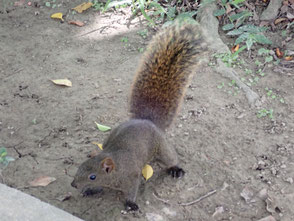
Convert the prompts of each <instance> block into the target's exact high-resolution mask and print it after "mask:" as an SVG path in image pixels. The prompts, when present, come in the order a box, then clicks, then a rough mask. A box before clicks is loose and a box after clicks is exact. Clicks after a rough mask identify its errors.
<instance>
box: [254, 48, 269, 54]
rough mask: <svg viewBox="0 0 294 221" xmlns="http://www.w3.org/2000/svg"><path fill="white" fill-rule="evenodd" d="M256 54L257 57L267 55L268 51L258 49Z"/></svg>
mask: <svg viewBox="0 0 294 221" xmlns="http://www.w3.org/2000/svg"><path fill="white" fill-rule="evenodd" d="M257 53H258V55H263V54H265V55H267V54H268V53H269V50H268V49H265V48H260V49H258V52H257Z"/></svg>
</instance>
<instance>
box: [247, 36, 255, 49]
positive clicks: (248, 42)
mask: <svg viewBox="0 0 294 221" xmlns="http://www.w3.org/2000/svg"><path fill="white" fill-rule="evenodd" d="M253 42H254V40H253V38H251V37H249V38H247V40H246V46H247V50H248V51H249V50H250V48H251V47H252V45H253Z"/></svg>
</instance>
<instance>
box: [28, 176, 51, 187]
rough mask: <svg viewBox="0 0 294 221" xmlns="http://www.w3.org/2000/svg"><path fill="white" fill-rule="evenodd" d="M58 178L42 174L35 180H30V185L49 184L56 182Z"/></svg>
mask: <svg viewBox="0 0 294 221" xmlns="http://www.w3.org/2000/svg"><path fill="white" fill-rule="evenodd" d="M55 180H56V178H55V177H49V176H40V177H38V178H36V179H34V180H33V181H31V182H29V184H30V186H47V185H48V184H50V183H52V182H54V181H55Z"/></svg>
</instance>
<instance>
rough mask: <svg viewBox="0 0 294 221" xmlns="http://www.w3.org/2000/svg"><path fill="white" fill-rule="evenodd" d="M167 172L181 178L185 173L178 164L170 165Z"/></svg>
mask: <svg viewBox="0 0 294 221" xmlns="http://www.w3.org/2000/svg"><path fill="white" fill-rule="evenodd" d="M167 173H168V174H169V175H171V176H172V177H174V178H181V177H183V176H184V175H185V171H184V170H183V169H182V168H180V167H178V166H173V167H170V168H169V169H167Z"/></svg>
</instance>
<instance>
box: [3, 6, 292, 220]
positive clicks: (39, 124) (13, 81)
mask: <svg viewBox="0 0 294 221" xmlns="http://www.w3.org/2000/svg"><path fill="white" fill-rule="evenodd" d="M79 3H81V2H80V1H60V5H59V6H58V7H57V8H54V9H52V8H48V7H41V8H39V7H34V6H21V7H13V6H8V8H6V9H7V10H8V11H9V13H4V10H3V8H2V9H1V12H0V24H1V25H0V94H1V97H0V146H3V147H6V148H7V152H8V155H9V156H11V157H14V158H15V159H16V160H15V161H14V162H11V163H10V164H9V165H8V167H6V168H5V169H4V170H3V171H2V179H3V182H4V183H5V184H7V185H9V186H11V187H14V188H17V189H20V190H22V191H24V192H26V193H28V194H31V195H33V196H35V197H37V198H39V199H41V200H43V201H45V202H48V203H50V204H52V205H54V206H56V207H58V208H61V209H63V210H66V211H68V212H69V213H72V214H74V215H76V216H78V217H80V218H82V219H84V220H89V221H90V220H91V221H93V220H149V221H151V220H197V221H200V220H242V221H243V220H244V221H247V220H248V221H249V220H259V219H261V218H264V217H267V216H270V215H272V216H273V217H275V219H276V220H285V221H290V220H294V188H293V187H294V184H293V179H294V138H293V137H294V121H293V119H294V111H293V110H294V109H293V108H294V107H293V104H294V88H293V85H294V84H293V73H294V71H292V72H291V71H290V72H287V73H277V72H274V71H273V69H274V65H269V66H266V68H265V70H264V72H265V73H266V76H265V77H263V78H261V79H260V81H259V82H258V84H257V85H255V86H253V87H252V88H253V90H255V91H256V92H257V93H258V94H259V96H260V98H261V99H260V100H261V105H262V106H261V107H262V108H267V109H269V108H271V109H273V111H274V112H273V113H274V114H273V119H269V117H263V118H258V117H257V111H258V110H257V109H256V108H254V107H253V108H250V107H249V105H248V102H247V100H246V98H245V96H244V94H243V92H242V91H240V92H239V93H238V94H237V95H236V96H233V95H231V94H230V93H228V91H229V86H227V85H228V83H230V80H228V79H224V78H222V77H221V76H220V75H218V74H217V73H216V72H215V71H214V70H213V67H211V66H209V65H208V64H204V65H202V66H201V67H199V69H198V70H196V74H195V76H194V78H193V81H192V82H191V85H190V87H189V88H188V90H187V95H186V97H185V101H184V103H183V105H182V110H181V111H180V113H179V116H178V117H177V119H176V121H175V123H174V126H173V127H172V128H171V129H170V130H169V131H168V132H167V138H168V141H169V143H170V145H173V146H176V149H177V152H178V154H179V158H180V161H181V165H182V166H183V168H184V169H185V170H186V171H187V173H186V176H185V177H184V178H183V179H180V180H174V179H171V178H170V177H169V176H166V175H165V173H164V172H163V171H162V170H161V169H160V167H159V166H158V165H157V164H156V163H155V164H154V163H152V166H153V167H154V168H155V175H154V176H153V177H152V178H151V179H150V180H148V181H147V182H145V181H143V178H142V183H143V185H142V186H141V188H140V192H139V196H138V199H137V203H138V205H139V206H140V212H139V213H136V214H122V213H121V211H122V210H123V209H124V208H123V204H122V203H123V199H124V198H123V195H122V194H121V193H119V192H116V191H110V190H106V191H105V192H104V194H103V195H101V196H91V197H82V196H81V195H80V193H79V191H78V190H76V189H74V188H72V187H71V185H70V183H71V181H72V180H73V176H74V174H75V172H76V170H77V167H78V165H79V164H80V163H81V162H83V161H84V160H85V159H87V155H88V154H89V153H90V152H91V151H93V150H95V149H97V147H96V146H95V145H94V144H92V142H98V143H102V142H103V140H104V139H105V138H106V137H107V136H108V134H109V132H101V131H99V130H97V128H96V125H95V123H94V122H95V121H96V122H99V123H101V124H104V125H108V126H111V127H112V128H113V127H115V126H117V125H118V124H119V123H121V122H123V121H125V120H127V119H128V95H129V92H130V86H131V83H132V79H133V75H134V72H135V71H136V67H137V64H138V62H139V59H140V57H141V53H140V52H139V51H138V49H139V48H145V47H146V44H147V43H148V40H149V39H150V36H151V35H152V34H153V32H152V31H151V30H149V32H148V33H149V35H148V37H147V38H146V39H144V38H142V36H141V35H140V34H138V31H140V30H145V29H146V27H147V26H146V25H143V24H141V22H140V21H139V20H138V19H137V20H134V21H132V22H131V25H130V27H129V28H128V27H127V25H126V24H127V23H128V20H127V18H128V16H126V15H125V14H124V13H123V12H124V10H118V11H116V12H110V13H105V14H102V15H99V13H97V12H95V11H93V10H89V11H88V12H85V13H83V14H81V15H77V14H76V15H73V14H72V13H71V12H70V10H69V9H71V8H72V7H74V6H76V5H77V4H79ZM55 12H63V13H64V14H67V16H66V19H67V20H70V19H80V20H82V21H84V22H86V25H85V26H84V27H77V26H74V25H69V24H67V22H65V23H61V22H59V21H57V20H53V19H51V18H50V15H51V14H52V13H55ZM122 39H127V42H126V40H125V41H122ZM244 59H245V61H246V65H248V67H252V68H253V66H254V62H255V59H249V58H248V56H244ZM61 78H68V79H70V80H71V81H72V83H73V86H72V87H61V86H57V85H54V84H53V83H52V82H51V81H50V79H61ZM221 83H224V85H225V87H224V88H222V89H220V88H218V87H217V86H218V85H220V84H221ZM266 87H268V88H271V89H272V91H273V92H274V93H275V94H276V95H277V96H278V97H281V98H283V99H284V101H285V102H284V103H281V102H279V101H278V100H274V99H271V98H270V97H268V96H267V95H266V91H265V89H264V88H266ZM39 176H50V177H55V178H56V181H55V182H53V183H51V184H49V185H48V186H46V187H29V185H28V183H29V182H30V181H32V180H34V179H35V178H37V177H39ZM211 191H216V192H215V193H214V194H211V195H209V196H207V197H206V198H204V199H202V200H200V201H199V202H195V203H194V204H192V205H186V206H183V205H179V203H187V202H192V201H194V200H196V199H199V198H200V197H201V196H204V195H205V194H207V193H209V192H211ZM69 192H71V193H72V197H71V198H70V199H68V200H65V201H62V200H60V197H62V196H64V195H66V194H68V193H69Z"/></svg>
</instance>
